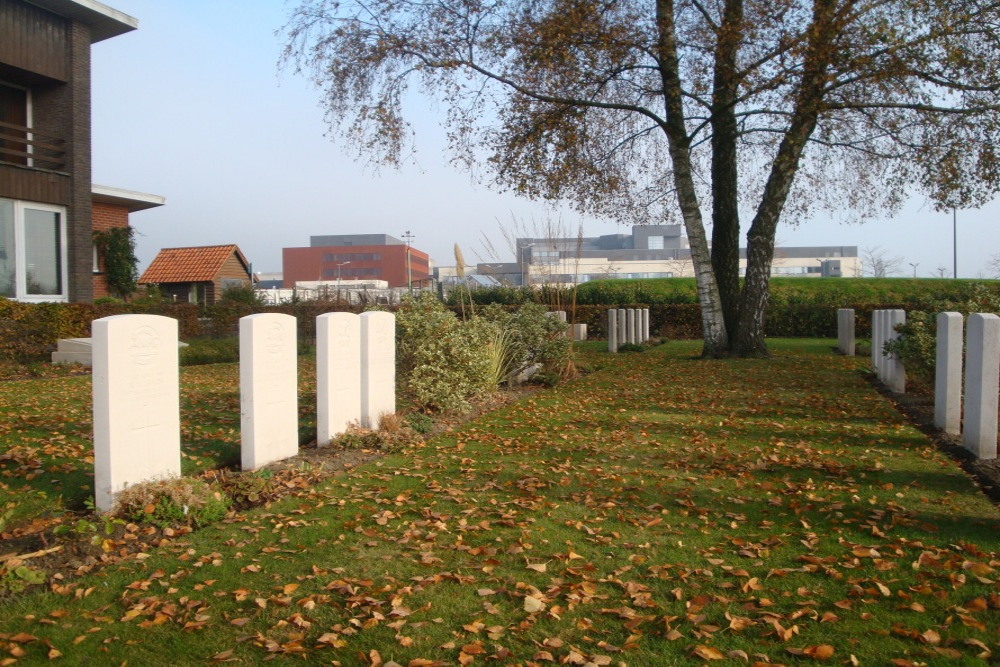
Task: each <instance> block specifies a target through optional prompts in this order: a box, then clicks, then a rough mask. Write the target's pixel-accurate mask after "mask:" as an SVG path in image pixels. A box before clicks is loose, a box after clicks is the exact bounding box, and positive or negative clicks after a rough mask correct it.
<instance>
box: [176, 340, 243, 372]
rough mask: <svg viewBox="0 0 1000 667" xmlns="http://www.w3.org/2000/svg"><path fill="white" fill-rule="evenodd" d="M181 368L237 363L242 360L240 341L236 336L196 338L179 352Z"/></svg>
mask: <svg viewBox="0 0 1000 667" xmlns="http://www.w3.org/2000/svg"><path fill="white" fill-rule="evenodd" d="M179 356H180V363H181V366H199V365H202V364H223V363H235V362H237V361H239V360H240V341H239V338H237V337H235V336H226V337H224V338H196V339H194V340H192V341H190V342H189V343H188V346H187V347H182V348H181V349H180V352H179Z"/></svg>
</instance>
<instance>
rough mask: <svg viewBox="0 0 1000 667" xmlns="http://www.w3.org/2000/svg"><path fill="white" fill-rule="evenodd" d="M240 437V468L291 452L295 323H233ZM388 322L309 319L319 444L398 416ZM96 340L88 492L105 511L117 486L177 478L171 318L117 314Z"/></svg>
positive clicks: (286, 319)
mask: <svg viewBox="0 0 1000 667" xmlns="http://www.w3.org/2000/svg"><path fill="white" fill-rule="evenodd" d="M239 324H240V326H239V332H240V435H241V463H242V467H243V469H244V470H256V469H257V468H260V467H261V466H264V465H266V464H268V463H271V462H273V461H279V460H282V459H286V458H289V457H292V456H295V455H296V454H297V453H298V448H299V432H298V427H299V411H298V353H297V340H298V337H297V333H296V329H297V322H296V320H295V318H294V317H292V316H290V315H281V314H277V313H263V314H258V315H249V316H247V317H244V318H241V319H240V323H239ZM395 326H396V325H395V316H394V315H393V314H392V313H386V312H368V313H363V314H361V315H356V314H354V313H326V314H324V315H320V316H319V317H318V318H317V321H316V370H317V381H316V385H317V386H316V394H317V408H316V413H317V414H316V416H317V434H316V442H317V443H318V444H319V445H320V446H323V445H328V444H329V443H330V440H331V439H332V438H334V437H336V436H337V435H338V434H340V433H343V432H344V431H345V430H347V428H348V426H349V425H350V424H352V423H359V424H360V425H361V426H364V427H368V428H375V427H377V426H378V422H379V419H380V418H381V417H382V416H383V415H386V414H392V413H394V412H395V411H396V370H395V369H396V361H395V359H396V343H395ZM92 337H93V350H94V356H93V410H94V492H95V493H94V495H95V503H94V504H95V506H96V507H97V509H98V510H100V511H107V510H110V509H111V508H112V507H113V505H114V501H115V496H116V495H117V494H118V493H119V492H120V491H122V490H123V489H124V488H126V487H128V486H130V485H133V484H136V483H139V482H145V481H151V480H158V479H166V478H170V477H176V476H178V475H179V474H180V372H179V363H178V352H177V342H178V340H177V320H175V319H172V318H169V317H161V316H158V315H115V316H112V317H105V318H102V319H99V320H95V321H94V322H93V326H92Z"/></svg>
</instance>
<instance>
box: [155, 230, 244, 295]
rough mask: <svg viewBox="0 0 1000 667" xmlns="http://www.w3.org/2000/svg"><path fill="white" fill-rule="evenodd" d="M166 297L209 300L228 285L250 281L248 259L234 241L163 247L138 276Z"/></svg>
mask: <svg viewBox="0 0 1000 667" xmlns="http://www.w3.org/2000/svg"><path fill="white" fill-rule="evenodd" d="M139 284H140V285H156V286H157V287H159V288H160V290H161V291H162V292H163V294H164V296H166V297H167V298H168V299H169V298H172V299H174V300H175V301H186V302H188V303H207V304H212V303H215V302H216V301H218V300H219V299H220V298H221V297H222V293H223V292H224V291H225V290H226V289H228V288H231V287H248V286H252V285H253V276H252V275H251V272H250V262H248V261H247V258H246V257H244V256H243V253H242V252H240V249H239V247H237V246H236V244H230V245H211V246H194V247H189V248H164V249H163V250H161V251H160V252H159V254H158V255H157V256H156V258H155V259H153V263H152V264H150V265H149V268H147V269H146V271H145V272H144V273H143V274H142V277H141V278H139Z"/></svg>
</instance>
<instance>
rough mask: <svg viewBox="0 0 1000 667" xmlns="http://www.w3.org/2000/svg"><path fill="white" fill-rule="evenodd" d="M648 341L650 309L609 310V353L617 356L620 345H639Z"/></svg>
mask: <svg viewBox="0 0 1000 667" xmlns="http://www.w3.org/2000/svg"><path fill="white" fill-rule="evenodd" d="M647 340H649V308H611V309H609V310H608V352H610V353H612V354H615V353H617V352H618V346H619V345H626V344H632V345H639V344H641V343H644V342H646V341H647Z"/></svg>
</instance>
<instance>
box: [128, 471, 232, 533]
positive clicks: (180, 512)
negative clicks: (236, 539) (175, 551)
mask: <svg viewBox="0 0 1000 667" xmlns="http://www.w3.org/2000/svg"><path fill="white" fill-rule="evenodd" d="M229 502H230V501H229V498H228V497H227V496H226V494H225V493H223V492H222V491H220V490H218V489H217V488H215V487H213V486H211V485H209V484H208V483H206V482H204V481H202V480H200V479H194V478H191V477H177V478H173V479H167V480H161V481H156V482H145V483H142V484H136V485H134V486H130V487H128V488H127V489H125V490H124V491H122V492H121V493H120V494H119V495H118V499H117V501H116V503H115V507H114V509H113V510H112V514H113V515H114V516H117V517H119V518H122V519H126V520H129V521H134V522H136V523H151V524H153V525H154V526H159V527H160V528H167V527H174V526H191V527H192V528H199V527H201V526H206V525H208V524H211V523H214V522H216V521H219V520H220V519H222V518H223V517H225V516H226V512H227V511H228V510H229Z"/></svg>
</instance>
